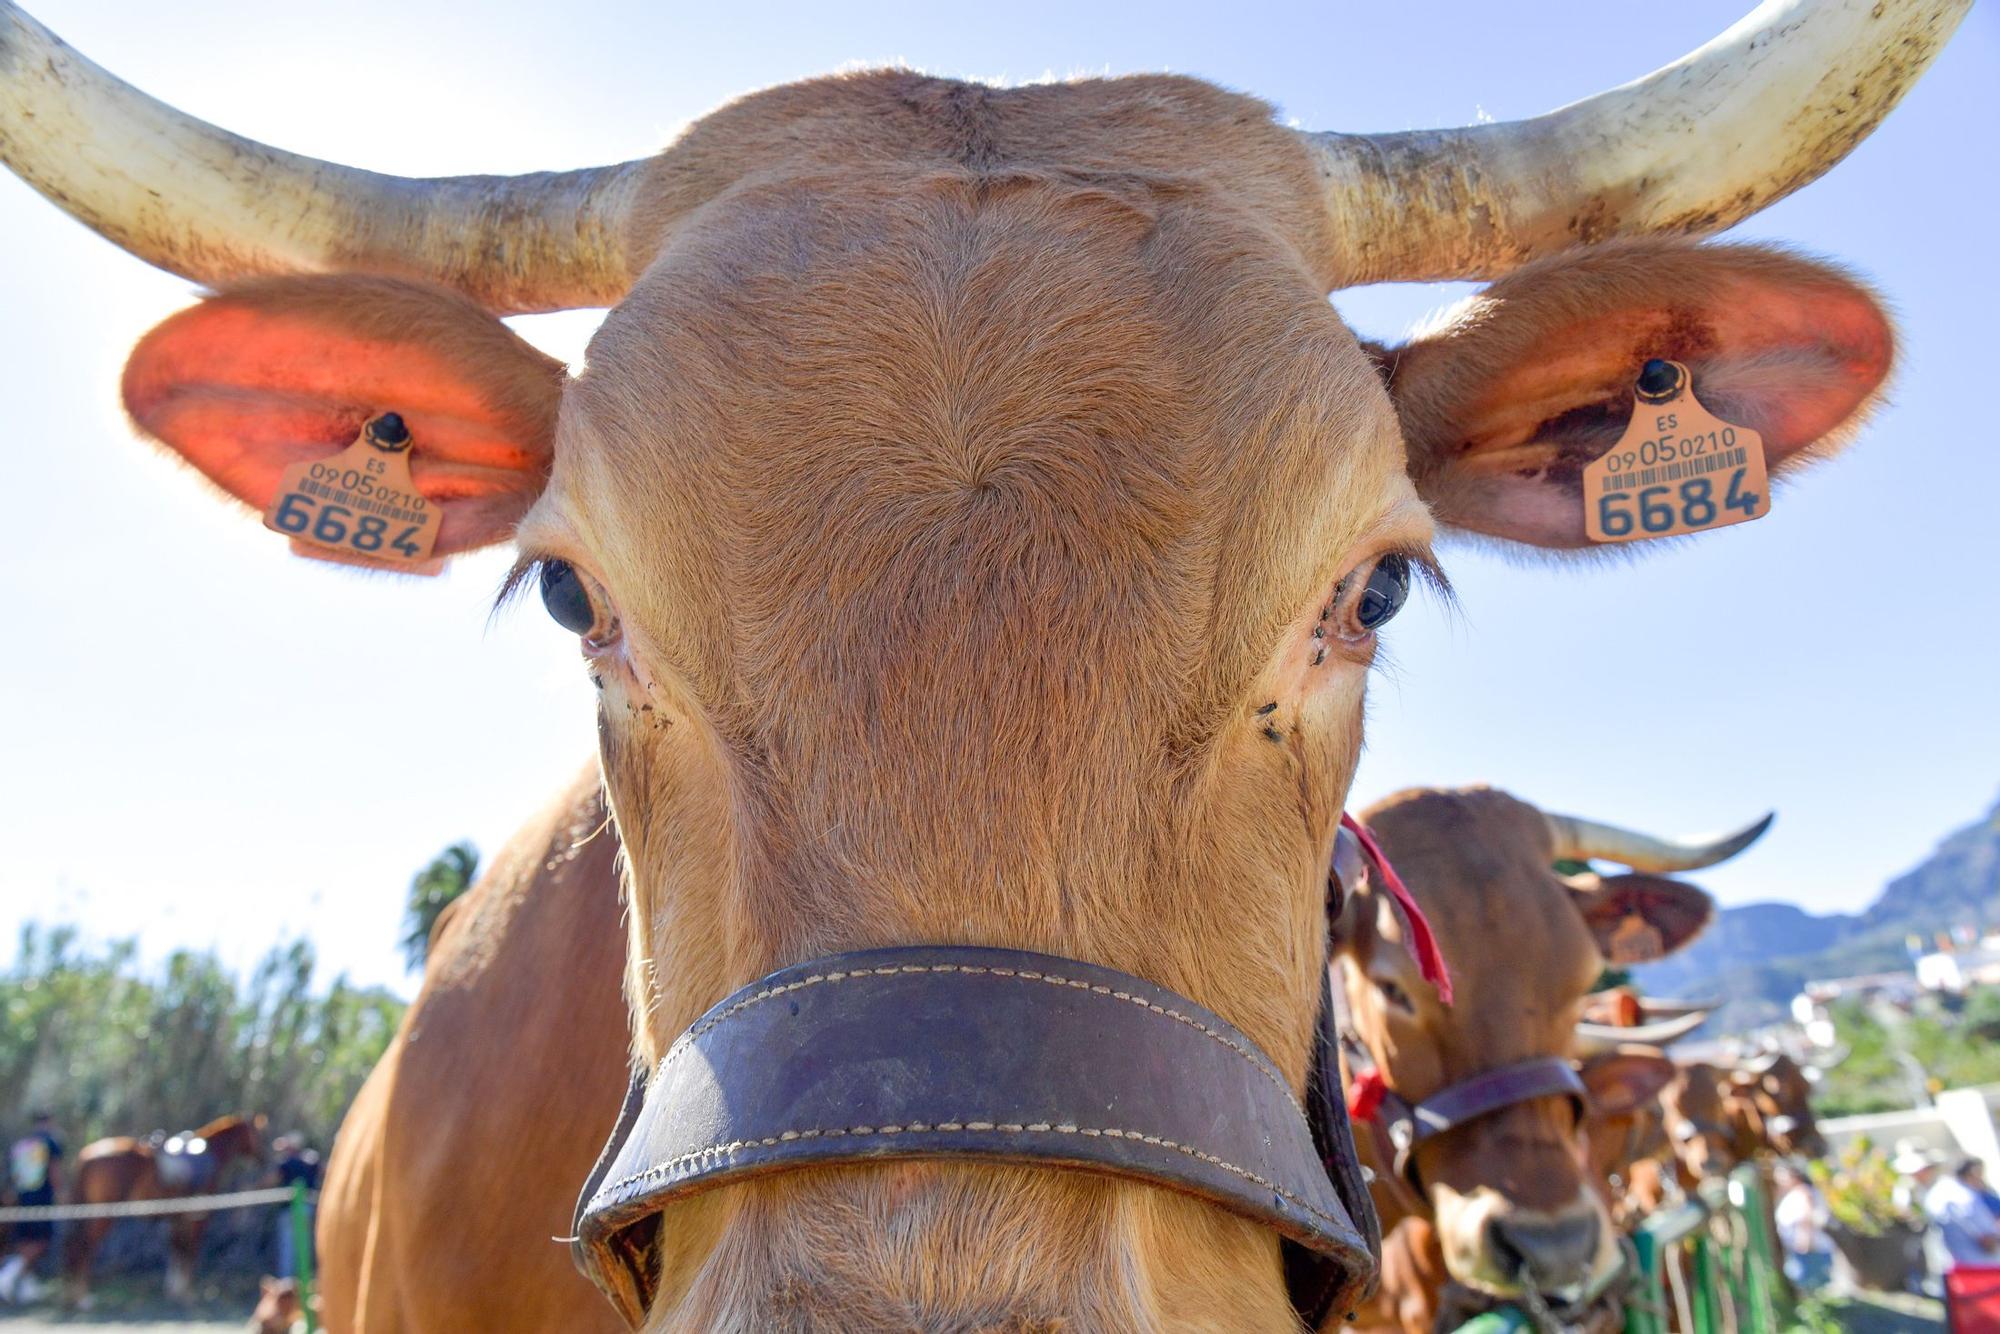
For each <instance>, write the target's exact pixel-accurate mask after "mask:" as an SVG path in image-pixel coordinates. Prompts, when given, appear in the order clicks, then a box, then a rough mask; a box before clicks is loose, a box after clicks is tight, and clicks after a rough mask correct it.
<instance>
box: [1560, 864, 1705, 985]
mask: <svg viewBox="0 0 2000 1334" xmlns="http://www.w3.org/2000/svg"><path fill="white" fill-rule="evenodd" d="M1567 883H1568V885H1569V888H1570V897H1571V900H1572V902H1574V903H1575V905H1576V908H1577V911H1578V912H1580V913H1582V914H1583V920H1584V924H1585V925H1586V926H1588V927H1589V928H1590V933H1591V935H1592V937H1593V938H1595V939H1596V941H1597V948H1598V951H1599V952H1600V953H1601V954H1603V956H1604V958H1605V960H1606V961H1607V962H1608V963H1611V964H1615V965H1620V966H1623V965H1628V964H1635V963H1650V962H1652V961H1653V960H1655V959H1660V958H1664V957H1665V956H1666V955H1669V954H1672V953H1674V952H1675V951H1676V950H1679V949H1682V948H1683V947H1685V946H1686V945H1687V944H1689V942H1691V941H1693V940H1694V938H1695V937H1696V936H1698V935H1700V934H1701V933H1702V931H1703V930H1704V929H1705V928H1706V927H1707V926H1708V924H1709V922H1710V921H1712V920H1713V919H1714V917H1715V900H1713V899H1711V898H1710V897H1709V896H1708V894H1707V893H1706V892H1705V891H1703V890H1700V889H1697V888H1696V887H1695V886H1693V885H1690V884H1687V883H1685V882H1683V881H1679V880H1673V879H1669V878H1668V877H1666V876H1658V875H1647V874H1644V873H1642V872H1637V871H1633V872H1627V873H1626V874H1623V875H1612V876H1597V875H1584V876H1576V877H1572V878H1570V879H1569V880H1568V881H1567Z"/></svg>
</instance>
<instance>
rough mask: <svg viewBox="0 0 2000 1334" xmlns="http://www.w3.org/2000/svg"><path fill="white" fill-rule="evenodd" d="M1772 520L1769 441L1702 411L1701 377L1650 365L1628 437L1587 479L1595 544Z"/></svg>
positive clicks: (1672, 365) (1588, 520) (1587, 520)
mask: <svg viewBox="0 0 2000 1334" xmlns="http://www.w3.org/2000/svg"><path fill="white" fill-rule="evenodd" d="M1770 512H1771V485H1770V479H1769V477H1768V476H1767V475H1766V473H1765V471H1764V437H1763V436H1761V435H1758V434H1757V433H1756V432H1755V431H1753V430H1751V429H1750V428H1749V427H1747V426H1732V425H1730V424H1729V423H1728V422H1726V421H1723V420H1722V419H1721V418H1719V417H1717V416H1716V415H1715V414H1714V413H1712V412H1710V411H1709V410H1708V409H1707V408H1705V407H1703V406H1702V405H1701V404H1700V403H1698V402H1697V401H1695V396H1694V377H1693V376H1691V375H1689V374H1688V368H1687V367H1685V366H1683V365H1681V363H1679V362H1678V361H1660V360H1657V359H1656V360H1653V361H1649V362H1647V363H1646V366H1645V369H1644V370H1642V371H1641V372H1640V373H1639V384H1638V388H1637V390H1636V392H1635V395H1634V398H1633V402H1632V421H1631V423H1630V424H1629V425H1628V426H1626V428H1625V434H1624V436H1623V437H1621V438H1620V439H1619V441H1618V443H1617V444H1616V445H1614V446H1612V447H1611V450H1610V452H1609V453H1607V454H1605V455H1603V456H1602V457H1601V458H1599V459H1597V460H1596V461H1595V462H1593V463H1591V464H1589V465H1588V466H1587V467H1585V468H1584V470H1583V527H1584V531H1585V532H1587V533H1588V534H1589V535H1590V540H1591V541H1593V542H1636V541H1638V540H1639V539H1640V538H1642V537H1674V536H1677V535H1679V534H1681V533H1699V532H1704V531H1706V530H1707V529H1710V528H1726V527H1728V526H1729V525H1730V524H1732V523H1748V522H1750V520H1752V519H1761V518H1763V517H1764V516H1765V515H1766V514H1769V513H1770Z"/></svg>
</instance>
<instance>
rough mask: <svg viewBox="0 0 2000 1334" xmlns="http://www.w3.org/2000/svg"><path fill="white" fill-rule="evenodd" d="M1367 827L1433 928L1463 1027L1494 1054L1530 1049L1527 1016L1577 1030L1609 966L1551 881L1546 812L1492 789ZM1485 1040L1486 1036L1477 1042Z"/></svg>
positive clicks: (1392, 801) (1430, 798)
mask: <svg viewBox="0 0 2000 1334" xmlns="http://www.w3.org/2000/svg"><path fill="white" fill-rule="evenodd" d="M1365 819H1366V821H1367V823H1368V824H1369V826H1370V827H1371V828H1372V829H1373V830H1374V831H1375V833H1376V835H1377V836H1378V837H1379V838H1380V840H1381V842H1382V846H1383V849H1384V851H1385V852H1386V853H1387V854H1388V856H1389V858H1390V860H1391V861H1392V862H1393V863H1394V864H1395V865H1396V867H1397V869H1398V871H1399V872H1400V873H1401V874H1402V876H1403V878H1404V879H1405V880H1406V881H1407V882H1408V883H1409V884H1410V887H1411V889H1412V890H1413V891H1414V892H1415V894H1416V895H1417V898H1418V901H1419V902H1420V903H1421V904H1422V905H1423V908H1424V911H1425V913H1426V914H1427V915H1428V916H1429V918H1430V921H1431V925H1432V927H1433V928H1434V929H1435V930H1436V932H1437V935H1438V943H1439V945H1440V946H1441V947H1442V948H1443V949H1444V951H1445V955H1446V958H1447V960H1448V961H1449V962H1450V964H1451V966H1452V975H1453V981H1454V984H1455V990H1456V991H1457V992H1458V998H1457V1001H1456V1003H1455V1005H1454V1006H1453V1009H1452V1011H1451V1013H1452V1016H1453V1019H1454V1022H1455V1023H1456V1024H1457V1025H1458V1026H1459V1027H1461V1028H1464V1029H1467V1030H1468V1037H1469V1040H1471V1041H1473V1042H1474V1043H1475V1044H1476V1045H1480V1046H1482V1047H1483V1046H1484V1044H1486V1043H1487V1042H1488V1040H1489V1038H1491V1037H1492V1036H1493V1035H1492V1034H1488V1033H1487V1032H1485V1030H1486V1029H1487V1028H1489V1027H1490V1028H1492V1029H1493V1030H1494V1033H1498V1032H1501V1031H1502V1030H1505V1031H1507V1032H1509V1033H1510V1034H1512V1035H1513V1036H1514V1037H1515V1038H1525V1039H1527V1040H1528V1041H1530V1042H1533V1041H1535V1040H1537V1039H1538V1038H1539V1037H1540V1036H1541V1035H1539V1034H1529V1033H1527V1032H1526V1031H1525V1030H1522V1029H1520V1027H1519V1025H1518V1024H1517V1023H1516V1022H1515V1021H1516V1020H1518V1019H1519V1018H1520V1017H1521V1016H1522V1015H1523V1014H1524V1013H1533V1014H1536V1015H1539V1016H1540V1017H1541V1018H1542V1019H1545V1020H1547V1021H1548V1022H1549V1023H1557V1022H1560V1024H1561V1025H1562V1026H1563V1027H1564V1028H1567V1026H1568V1024H1569V1023H1570V1022H1571V1019H1572V1018H1573V1016H1571V1015H1570V1014H1569V1013H1568V1010H1567V1008H1566V1007H1569V1006H1570V1005H1572V1004H1573V1003H1574V1002H1575V1001H1577V1000H1579V999H1580V998H1581V997H1582V995H1583V989H1584V988H1585V987H1587V986H1588V985H1589V983H1590V982H1591V980H1593V979H1594V977H1595V976H1596V973H1597V970H1598V968H1599V966H1600V963H1601V961H1600V959H1599V956H1598V952H1597V947H1596V944H1595V942H1594V941H1593V940H1592V938H1591V935H1590V931H1589V928H1588V927H1587V926H1586V925H1585V923H1584V920H1583V915H1582V914H1581V913H1580V912H1578V911H1577V909H1576V907H1575V904H1574V903H1573V901H1572V900H1571V897H1570V893H1569V891H1568V889H1566V888H1565V887H1564V886H1563V884H1562V882H1561V881H1560V880H1558V879H1557V878H1556V876H1555V875H1554V873H1553V871H1552V869H1551V859H1552V857H1553V852H1552V846H1551V843H1550V838H1549V833H1548V825H1547V822H1546V820H1545V819H1544V817H1543V815H1542V813H1541V811H1540V810H1538V809H1537V808H1536V807H1534V806H1531V805H1529V804H1528V803H1526V802H1524V801H1521V800H1519V799H1517V798H1515V797H1512V796H1509V795H1508V794H1507V793H1505V792H1500V791H1497V790H1495V789H1491V788H1467V789H1462V790H1457V791H1450V790H1438V789H1423V790H1418V791H1413V792H1407V793H1401V794H1398V795H1396V796H1392V797H1389V798H1387V799H1385V800H1384V801H1382V802H1380V803H1378V804H1377V805H1375V806H1373V807H1371V808H1370V809H1369V810H1368V811H1367V813H1366V815H1365ZM1474 1030H1477V1031H1474Z"/></svg>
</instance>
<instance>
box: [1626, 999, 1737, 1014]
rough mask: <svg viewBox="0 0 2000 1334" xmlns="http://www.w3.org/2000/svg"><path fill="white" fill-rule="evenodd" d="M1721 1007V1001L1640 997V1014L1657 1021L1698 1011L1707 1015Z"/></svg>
mask: <svg viewBox="0 0 2000 1334" xmlns="http://www.w3.org/2000/svg"><path fill="white" fill-rule="evenodd" d="M1721 1006H1722V1002H1721V1001H1719V1000H1667V999H1664V998H1663V999H1660V1000H1654V999H1652V998H1651V997H1650V996H1641V997H1639V1013H1640V1014H1643V1015H1645V1016H1646V1017H1647V1018H1648V1019H1656V1020H1657V1019H1678V1018H1680V1017H1681V1016H1682V1015H1684V1014H1693V1013H1694V1012H1695V1011H1697V1010H1699V1011H1700V1012H1701V1013H1703V1014H1707V1013H1708V1012H1709V1011H1710V1010H1715V1009H1719V1008H1721Z"/></svg>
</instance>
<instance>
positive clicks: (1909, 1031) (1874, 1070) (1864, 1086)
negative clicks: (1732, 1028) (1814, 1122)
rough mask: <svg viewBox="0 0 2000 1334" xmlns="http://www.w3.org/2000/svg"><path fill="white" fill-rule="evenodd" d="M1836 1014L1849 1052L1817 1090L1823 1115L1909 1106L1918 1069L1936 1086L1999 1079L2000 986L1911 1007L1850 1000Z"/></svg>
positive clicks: (1816, 1105) (1815, 1103)
mask: <svg viewBox="0 0 2000 1334" xmlns="http://www.w3.org/2000/svg"><path fill="white" fill-rule="evenodd" d="M1832 1016H1833V1022H1834V1027H1835V1028H1836V1029H1837V1030H1838V1031H1839V1034H1840V1041H1841V1043H1842V1044H1843V1045H1844V1046H1846V1047H1847V1048H1848V1049H1849V1051H1848V1055H1847V1058H1846V1059H1845V1060H1843V1061H1841V1062H1840V1064H1838V1065H1836V1066H1834V1067H1833V1068H1832V1069H1831V1070H1828V1071H1827V1072H1826V1077H1825V1078H1824V1079H1823V1080H1821V1081H1820V1085H1819V1088H1818V1089H1817V1090H1816V1091H1815V1093H1814V1095H1813V1107H1814V1109H1815V1110H1816V1111H1817V1112H1818V1113H1819V1114H1820V1115H1821V1116H1852V1115H1855V1114H1858V1113H1861V1112H1891V1111H1896V1110H1899V1109H1901V1108H1904V1107H1908V1106H1910V1104H1911V1103H1912V1102H1913V1101H1914V1100H1915V1097H1916V1090H1915V1089H1914V1088H1913V1087H1912V1086H1913V1084H1914V1083H1915V1081H1916V1080H1917V1079H1918V1078H1919V1068H1920V1069H1921V1077H1922V1078H1923V1079H1924V1080H1925V1081H1926V1083H1927V1084H1928V1086H1929V1089H1930V1091H1931V1092H1937V1091H1938V1090H1940V1089H1948V1088H1964V1087H1967V1086H1970V1085H1976V1084H1994V1083H2000V1041H1996V1039H2000V989H1995V988H1991V987H1989V988H1985V989H1982V990H1979V991H1975V992H1973V993H1972V994H1971V995H1969V996H1967V997H1966V998H1965V999H1964V1000H1963V1001H1962V1002H1960V1001H1955V1000H1953V1001H1947V1002H1944V1003H1940V1002H1938V1001H1934V1000H1926V1001H1924V1002H1921V1003H1920V1004H1919V1006H1918V1008H1917V1009H1916V1011H1915V1012H1914V1013H1909V1014H1905V1013H1903V1012H1901V1011H1899V1010H1897V1009H1895V1008H1893V1007H1891V1006H1887V1005H1879V1004H1873V1005H1871V1004H1867V1003H1864V1002H1861V1001H1855V1000H1848V1001H1842V1002H1840V1003H1839V1004H1837V1005H1835V1006H1834V1007H1833V1009H1832ZM1906 1058H1907V1059H1906ZM1910 1061H1914V1062H1915V1066H1914V1067H1913V1066H1912V1065H1911V1064H1910Z"/></svg>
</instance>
